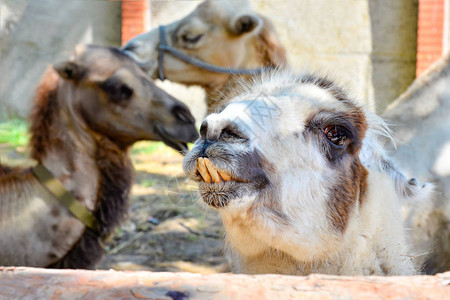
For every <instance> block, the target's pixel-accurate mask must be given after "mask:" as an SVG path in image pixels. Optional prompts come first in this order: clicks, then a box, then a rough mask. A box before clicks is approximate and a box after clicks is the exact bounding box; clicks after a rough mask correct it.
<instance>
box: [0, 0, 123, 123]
mask: <svg viewBox="0 0 450 300" xmlns="http://www.w3.org/2000/svg"><path fill="white" fill-rule="evenodd" d="M0 15H1V17H2V18H1V19H2V20H1V22H0V24H1V26H2V27H1V30H0V42H1V46H0V50H1V55H0V76H1V80H0V118H1V117H5V116H6V115H10V114H18V115H21V116H26V115H27V114H28V113H29V110H30V101H31V99H32V94H33V92H34V88H35V86H36V84H37V83H38V82H39V78H40V76H41V75H42V73H43V71H44V70H45V68H46V67H47V65H49V64H51V63H54V62H57V61H62V60H65V59H67V58H68V57H69V56H70V55H71V53H72V51H73V49H74V48H75V46H76V45H77V44H79V43H95V44H99V45H116V46H119V45H120V38H121V30H120V29H121V22H120V19H121V17H120V15H121V3H120V2H116V1H88V0H83V1H71V0H1V2H0Z"/></svg>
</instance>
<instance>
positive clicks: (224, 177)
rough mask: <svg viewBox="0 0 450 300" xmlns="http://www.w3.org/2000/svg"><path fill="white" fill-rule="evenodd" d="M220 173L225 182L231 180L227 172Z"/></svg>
mask: <svg viewBox="0 0 450 300" xmlns="http://www.w3.org/2000/svg"><path fill="white" fill-rule="evenodd" d="M218 172H219V174H220V176H221V177H222V178H223V180H225V181H228V180H231V176H230V174H228V173H227V172H225V171H218Z"/></svg>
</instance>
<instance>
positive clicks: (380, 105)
mask: <svg viewBox="0 0 450 300" xmlns="http://www.w3.org/2000/svg"><path fill="white" fill-rule="evenodd" d="M252 2H253V5H254V7H255V8H256V9H257V10H258V11H260V12H261V13H263V14H265V15H267V16H270V18H271V19H272V20H273V22H274V23H275V25H276V27H277V29H278V31H279V34H280V37H281V40H282V41H283V43H284V45H285V46H286V48H287V49H288V53H289V58H290V62H291V63H292V64H294V65H295V66H297V67H299V68H302V67H305V66H306V67H309V68H312V69H316V68H318V69H320V70H325V72H330V73H331V74H333V75H334V76H335V77H336V78H337V79H338V81H341V82H342V83H343V84H344V85H346V86H348V87H349V89H350V91H351V92H352V93H353V95H355V96H356V97H357V98H358V99H361V100H362V101H363V102H364V103H366V104H368V105H369V107H370V108H372V109H376V110H377V112H381V111H383V110H384V108H385V107H386V105H387V104H388V103H390V102H391V101H393V100H394V99H395V98H396V97H397V96H398V95H399V94H400V93H402V92H403V91H404V90H405V89H406V88H407V87H408V86H409V85H410V83H411V82H412V81H413V80H414V77H415V66H416V44H417V35H416V34H417V1H416V0H395V1H392V0H339V1H335V0H301V1H295V0H291V1H272V0H253V1H252Z"/></svg>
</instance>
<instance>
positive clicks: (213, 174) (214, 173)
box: [204, 158, 220, 183]
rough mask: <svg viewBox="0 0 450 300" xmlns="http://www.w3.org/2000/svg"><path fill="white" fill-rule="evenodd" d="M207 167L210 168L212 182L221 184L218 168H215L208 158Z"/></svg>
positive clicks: (206, 160) (205, 160)
mask: <svg viewBox="0 0 450 300" xmlns="http://www.w3.org/2000/svg"><path fill="white" fill-rule="evenodd" d="M204 162H205V165H206V167H207V168H208V172H209V175H211V178H212V180H213V181H214V182H215V183H219V182H220V176H219V173H218V172H217V170H216V168H214V166H213V164H212V163H211V161H210V160H209V159H207V158H205V159H204Z"/></svg>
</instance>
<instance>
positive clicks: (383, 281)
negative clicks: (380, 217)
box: [0, 267, 450, 300]
mask: <svg viewBox="0 0 450 300" xmlns="http://www.w3.org/2000/svg"><path fill="white" fill-rule="evenodd" d="M305 298H307V299H369V300H370V299H433V300H439V299H442V300H443V299H450V272H447V273H441V274H437V275H435V276H411V277H377V276H369V277H364V276H356V277H350V276H330V275H316V274H314V275H310V276H283V275H236V274H210V275H202V274H192V273H153V272H118V271H112V270H110V271H104V270H98V271H87V270H51V269H35V268H24V267H0V299H96V300H97V299H167V300H186V299H233V300H235V299H237V300H239V299H305Z"/></svg>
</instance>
